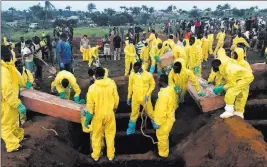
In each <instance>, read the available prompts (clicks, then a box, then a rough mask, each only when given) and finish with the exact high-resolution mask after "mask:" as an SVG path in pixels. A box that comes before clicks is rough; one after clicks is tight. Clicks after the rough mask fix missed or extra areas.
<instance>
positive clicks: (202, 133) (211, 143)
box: [175, 116, 267, 167]
mask: <svg viewBox="0 0 267 167" xmlns="http://www.w3.org/2000/svg"><path fill="white" fill-rule="evenodd" d="M175 151H176V152H177V153H178V154H181V155H182V156H183V157H184V159H185V161H186V165H187V166H205V167H208V166H212V167H214V166H266V165H267V144H266V143H265V142H264V140H263V136H262V134H261V133H260V132H259V131H257V130H256V129H254V128H253V127H252V126H251V125H250V124H248V123H246V122H245V121H243V120H241V119H240V118H237V117H234V118H231V119H224V120H223V119H220V118H219V117H217V116H216V117H215V118H214V119H211V121H210V122H209V123H208V124H207V125H205V126H203V127H202V128H201V129H199V130H198V131H197V132H196V133H194V134H191V135H189V136H188V137H187V138H186V139H185V140H183V142H182V143H180V144H178V145H177V146H176V147H175Z"/></svg>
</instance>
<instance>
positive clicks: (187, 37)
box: [184, 29, 192, 40]
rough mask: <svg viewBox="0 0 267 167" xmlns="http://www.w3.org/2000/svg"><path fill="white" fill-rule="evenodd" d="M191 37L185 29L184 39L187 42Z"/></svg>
mask: <svg viewBox="0 0 267 167" xmlns="http://www.w3.org/2000/svg"><path fill="white" fill-rule="evenodd" d="M191 35H192V33H191V32H190V30H189V29H187V31H186V33H185V34H184V39H188V40H189V39H190V37H191Z"/></svg>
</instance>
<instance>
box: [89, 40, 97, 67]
mask: <svg viewBox="0 0 267 167" xmlns="http://www.w3.org/2000/svg"><path fill="white" fill-rule="evenodd" d="M98 48H99V46H98V45H97V46H95V47H92V48H90V54H89V58H88V66H89V67H91V65H92V62H93V58H95V59H96V58H98Z"/></svg>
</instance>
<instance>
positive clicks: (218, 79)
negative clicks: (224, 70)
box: [208, 48, 233, 86]
mask: <svg viewBox="0 0 267 167" xmlns="http://www.w3.org/2000/svg"><path fill="white" fill-rule="evenodd" d="M217 55H218V59H219V60H220V61H221V63H222V64H224V63H227V62H228V61H232V62H233V60H232V59H231V58H229V57H228V56H227V55H226V53H225V49H224V48H220V49H219V50H218V54H217ZM208 82H215V86H219V85H225V83H226V81H225V79H224V78H223V77H222V75H221V74H220V73H219V72H214V71H213V70H212V71H211V73H210V75H209V78H208Z"/></svg>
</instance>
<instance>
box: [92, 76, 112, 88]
mask: <svg viewBox="0 0 267 167" xmlns="http://www.w3.org/2000/svg"><path fill="white" fill-rule="evenodd" d="M111 83H112V80H111V79H110V78H104V79H100V80H95V84H96V85H97V86H101V87H106V86H109V85H110V84H111Z"/></svg>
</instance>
